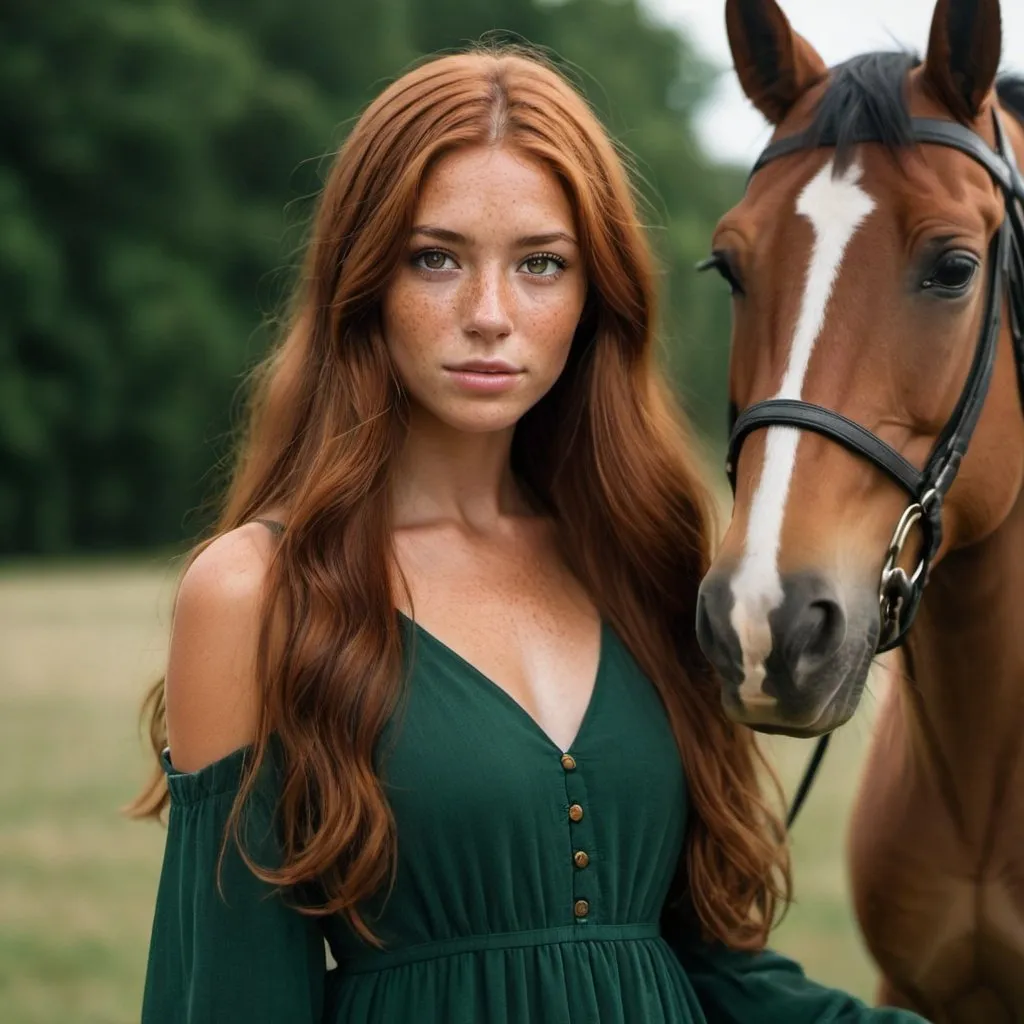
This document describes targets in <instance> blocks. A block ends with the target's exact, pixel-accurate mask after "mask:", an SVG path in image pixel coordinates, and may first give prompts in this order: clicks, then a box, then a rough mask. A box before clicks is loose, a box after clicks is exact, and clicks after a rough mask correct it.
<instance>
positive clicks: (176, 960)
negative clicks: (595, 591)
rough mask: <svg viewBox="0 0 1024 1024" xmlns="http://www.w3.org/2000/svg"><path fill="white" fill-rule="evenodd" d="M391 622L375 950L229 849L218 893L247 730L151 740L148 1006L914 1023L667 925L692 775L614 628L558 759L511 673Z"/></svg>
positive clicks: (592, 1019) (260, 823)
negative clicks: (512, 688) (177, 742)
mask: <svg viewBox="0 0 1024 1024" xmlns="http://www.w3.org/2000/svg"><path fill="white" fill-rule="evenodd" d="M402 623H403V632H404V635H405V638H406V641H407V643H406V652H407V657H411V658H412V661H413V672H412V676H411V679H410V685H409V689H408V701H407V704H406V706H405V709H404V714H403V715H401V716H396V717H395V719H394V720H393V721H392V723H391V725H390V726H389V730H388V733H387V735H386V736H385V740H386V741H388V742H390V753H389V754H388V756H387V759H386V760H385V761H383V762H382V767H381V772H382V776H383V778H384V780H385V785H386V792H387V795H388V799H389V801H390V803H391V806H392V808H393V810H394V815H395V819H396V822H397V828H398V853H399V866H398V877H397V882H396V885H395V888H394V891H393V893H392V895H391V898H390V900H388V901H386V902H384V901H382V900H378V901H377V904H376V907H373V908H371V913H374V914H376V913H378V912H379V917H377V919H376V920H375V921H374V920H373V919H372V918H371V926H372V927H373V928H374V930H375V931H376V933H377V934H378V935H379V936H380V937H382V938H383V939H384V940H385V942H386V944H387V949H386V951H384V952H378V951H375V950H373V949H371V948H369V947H367V946H365V945H364V944H362V943H361V942H360V941H359V940H358V939H357V938H356V937H355V936H354V935H353V933H352V932H351V931H350V929H349V928H348V927H347V925H345V924H344V922H343V921H341V920H340V919H337V918H331V919H329V920H327V921H323V920H312V919H309V918H306V917H303V916H302V915H300V914H299V913H298V912H296V911H295V910H292V909H289V908H288V907H287V906H286V905H285V903H284V902H283V901H282V900H281V899H280V898H279V896H278V895H276V894H274V893H273V892H272V890H271V889H270V887H268V886H265V885H263V884H262V883H259V882H257V881H256V880H255V878H254V877H253V876H252V874H251V873H250V872H249V871H248V870H247V869H246V868H245V867H244V865H243V864H242V862H241V861H240V860H239V858H238V855H237V853H236V852H234V851H233V848H232V847H230V846H229V852H230V855H229V856H227V857H226V860H225V865H224V874H223V881H224V891H225V896H226V900H227V903H226V904H225V902H223V901H222V900H221V899H220V898H219V897H218V895H217V893H216V891H215V888H214V865H215V862H216V857H217V852H218V849H219V843H220V837H221V834H222V829H223V825H224V821H225V819H226V816H227V814H228V810H229V808H230V806H231V802H232V798H233V795H234V793H235V791H236V787H237V783H238V777H239V772H240V770H241V767H242V764H243V758H244V757H245V756H246V751H247V750H248V748H243V749H242V750H238V751H235V752H234V753H232V754H229V755H228V756H227V757H225V758H223V759H222V760H220V761H217V762H215V763H213V764H211V765H209V766H207V767H205V768H203V769H202V770H200V771H198V772H195V773H191V774H185V773H180V772H176V771H175V769H174V768H173V766H172V763H171V761H170V758H169V755H168V752H167V751H165V752H164V757H163V766H164V769H165V770H166V772H167V781H168V785H169V787H170V794H171V809H170V818H169V825H168V834H167V847H166V852H165V857H164V864H163V872H162V875H161V878H160V885H159V892H158V896H157V904H156V914H155V920H154V923H153V934H152V942H151V945H150V951H149V964H148V972H147V976H146V987H145V1000H144V1007H143V1011H142V1020H143V1024H313V1022H316V1024H321V1022H323V1024H528V1022H538V1024H598V1022H600V1024H660V1022H672V1024H698V1022H703V1021H708V1022H733V1021H735V1022H744V1024H747V1022H749V1024H755V1022H756V1024H811V1022H817V1021H821V1022H826V1021H843V1022H856V1021H862V1020H863V1021H872V1022H876V1024H882V1022H888V1024H895V1022H904V1024H909V1022H911V1021H920V1018H918V1017H916V1016H914V1015H913V1014H910V1013H903V1012H900V1011H895V1010H871V1009H869V1008H867V1007H866V1006H864V1005H863V1004H862V1003H860V1002H857V1001H856V1000H854V999H852V998H851V997H849V996H847V995H845V994H843V993H841V992H838V991H835V990H832V989H828V988H824V987H821V986H819V985H816V984H814V983H812V982H810V981H808V980H807V979H805V977H804V976H803V974H802V973H801V971H800V969H799V968H798V967H797V966H796V965H795V964H794V963H792V962H791V961H789V960H786V959H784V958H782V957H780V956H777V955H775V954H773V953H764V954H761V955H752V954H745V953H731V952H728V951H726V950H724V949H712V948H709V947H706V946H703V945H702V944H701V943H699V942H696V941H694V940H692V939H691V940H689V941H686V940H683V939H680V938H678V937H676V938H675V939H674V940H673V942H671V943H670V942H669V941H668V940H667V937H665V936H663V935H662V934H661V930H660V928H659V919H660V917H661V913H662V905H663V902H664V900H665V896H666V893H667V891H668V889H669V884H670V881H671V879H672V876H673V872H674V870H675V868H676V865H677V862H678V861H679V856H680V851H681V849H682V844H683V835H684V832H685V830H686V819H687V795H686V785H685V781H684V778H683V772H682V768H681V764H680V760H679V756H678V752H677V750H676V746H675V743H674V741H673V737H672V733H671V731H670V729H669V725H668V721H667V718H666V716H665V714H664V711H663V707H662V705H661V703H660V700H659V698H658V695H657V692H656V690H655V688H654V686H653V685H652V684H651V682H650V681H649V680H648V679H647V678H646V676H645V675H644V674H643V673H642V672H641V670H640V668H639V667H638V665H637V663H636V662H635V661H634V660H633V658H632V657H631V655H630V654H629V652H628V651H627V650H626V648H625V646H624V644H623V643H622V642H621V641H620V639H619V638H618V636H617V635H616V633H615V632H614V631H613V630H612V628H611V627H610V626H608V625H607V624H605V625H604V626H603V627H602V647H601V657H600V667H599V670H598V675H597V682H596V685H595V689H594V694H593V698H592V700H591V703H590V706H589V707H588V709H587V712H586V715H585V717H584V720H583V723H582V725H581V727H580V730H579V734H578V736H577V738H576V740H575V742H574V743H573V745H572V748H571V750H570V751H569V752H568V756H565V755H563V752H562V751H561V750H559V749H558V748H557V747H556V745H555V744H554V743H553V742H552V741H551V740H550V739H549V738H548V737H547V736H546V734H545V733H544V732H543V731H542V730H541V729H540V727H539V726H538V725H537V724H536V723H535V722H534V721H533V719H532V718H531V717H530V716H529V715H528V714H527V713H526V712H525V711H524V710H523V709H522V708H521V707H520V706H519V705H518V704H517V703H516V702H515V701H514V700H513V699H512V698H511V697H509V696H508V695H507V694H506V693H505V691H503V690H502V689H501V688H500V687H498V686H497V685H496V684H495V683H493V682H492V681H490V680H489V679H488V678H486V677H485V676H483V675H482V674H481V673H480V672H479V671H477V670H476V669H475V668H473V666H472V665H470V664H469V663H467V662H466V661H464V660H463V659H462V658H461V657H459V656H458V655H457V654H455V653H454V652H453V651H451V650H450V649H449V648H447V647H446V646H444V645H443V644H442V643H441V642H440V641H439V640H437V639H436V638H434V637H433V636H431V635H430V634H429V633H427V632H426V631H424V630H423V629H422V628H421V627H419V626H416V625H414V624H412V623H411V622H410V621H409V620H407V619H405V618H404V617H403V618H402ZM382 749H383V748H382ZM275 771H276V769H275V768H274V765H273V762H272V761H269V760H268V761H267V762H265V771H264V773H263V775H262V776H261V780H260V786H259V788H258V790H257V794H258V796H257V799H255V800H254V802H253V804H252V805H251V809H250V817H249V825H250V828H251V832H250V833H248V836H249V838H248V842H249V844H250V849H252V851H253V853H254V855H255V857H256V859H257V860H258V861H261V862H263V863H271V862H272V861H273V858H274V855H275V849H276V846H275V843H274V840H273V827H272V814H273V800H274V791H275V782H274V780H275V778H276V774H275ZM325 939H326V942H327V944H328V945H329V947H330V949H331V953H332V957H333V959H334V960H335V961H336V962H337V965H338V966H337V968H335V969H331V970H327V964H326V963H325V942H324V940H325Z"/></svg>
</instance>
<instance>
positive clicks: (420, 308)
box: [382, 147, 586, 433]
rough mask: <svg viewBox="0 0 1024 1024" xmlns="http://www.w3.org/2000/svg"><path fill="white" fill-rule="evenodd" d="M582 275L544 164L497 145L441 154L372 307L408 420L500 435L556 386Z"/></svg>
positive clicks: (579, 301) (557, 188)
mask: <svg viewBox="0 0 1024 1024" xmlns="http://www.w3.org/2000/svg"><path fill="white" fill-rule="evenodd" d="M585 295H586V278H585V275H584V270H583V266H582V263H581V256H580V250H579V246H578V243H577V236H576V225H575V223H574V218H573V213H572V208H571V206H570V205H569V200H568V198H567V196H566V194H565V191H564V190H563V188H562V186H561V184H560V182H559V180H558V179H557V178H556V177H555V175H554V173H553V172H552V171H551V170H550V169H549V168H548V167H546V166H545V165H544V164H542V163H540V162H538V161H535V160H533V159H532V158H530V157H527V156H525V155H523V154H522V153H519V152H516V151H513V150H511V149H507V148H500V147H499V148H491V147H473V148H468V149H460V150H456V151H454V152H452V153H450V154H448V155H446V156H445V157H442V158H441V159H440V160H439V161H438V163H437V164H436V165H435V166H434V168H433V169H432V171H431V173H430V174H429V175H428V176H427V178H426V180H425V182H424V184H423V187H422V190H421V194H420V200H419V204H418V206H417V209H416V214H415V218H414V229H413V232H412V234H411V236H410V238H409V242H408V249H407V253H406V256H405V257H404V259H403V261H402V263H401V264H400V266H399V268H398V270H397V271H396V273H395V276H394V277H393V279H392V281H391V283H390V284H389V286H388V288H387V291H386V292H385V295H384V299H383V304H382V320H383V328H384V338H385V341H386V343H387V346H388V349H389V351H390V353H391V356H392V358H393V360H394V362H395V365H396V367H397V369H398V373H399V376H400V378H401V380H402V383H403V385H404V386H405V389H406V391H407V392H408V395H409V400H410V403H411V404H412V406H413V409H414V412H415V413H417V414H426V415H428V416H431V417H433V418H434V419H436V420H440V421H441V422H442V423H444V424H446V425H448V426H450V427H452V428H454V429H457V430H461V431H467V432H474V433H478V432H487V431H496V430H503V429H508V428H510V427H512V426H514V425H515V423H516V421H517V420H519V418H520V417H521V416H522V415H523V414H524V413H525V412H526V411H527V410H528V409H529V408H530V407H531V406H533V405H534V404H535V403H536V402H537V401H538V400H539V399H540V398H541V397H543V395H544V394H545V393H546V392H547V391H548V389H549V388H550V387H551V386H552V385H553V384H554V383H555V381H556V380H557V379H558V376H559V374H560V373H561V372H562V369H563V368H564V366H565V363H566V359H567V358H568V355H569V348H570V346H571V344H572V339H573V333H574V331H575V330H576V325H577V324H578V322H579V319H580V315H581V313H582V311H583V302H584V298H585Z"/></svg>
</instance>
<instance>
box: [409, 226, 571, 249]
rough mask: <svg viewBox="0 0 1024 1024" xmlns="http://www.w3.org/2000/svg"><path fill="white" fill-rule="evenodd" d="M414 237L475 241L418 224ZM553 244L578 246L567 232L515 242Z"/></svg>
mask: <svg viewBox="0 0 1024 1024" xmlns="http://www.w3.org/2000/svg"><path fill="white" fill-rule="evenodd" d="M412 233H413V234H414V235H426V236H427V237H428V238H436V239H437V240H438V241H439V242H450V243H451V244H452V245H472V244H473V239H471V238H468V237H467V236H466V235H461V234H459V232H458V231H450V230H449V229H448V228H437V227H433V226H431V225H429V224H418V225H416V227H414V228H413V229H412ZM552 242H568V243H569V244H570V245H576V244H577V242H576V239H575V238H573V237H572V235H570V234H567V233H566V232H565V231H548V232H545V233H544V234H541V235H524V236H523V237H522V238H517V239H516V240H515V245H516V247H517V248H526V247H528V246H532V245H550V244H551V243H552Z"/></svg>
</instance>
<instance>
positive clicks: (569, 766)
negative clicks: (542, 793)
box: [562, 754, 576, 772]
mask: <svg viewBox="0 0 1024 1024" xmlns="http://www.w3.org/2000/svg"><path fill="white" fill-rule="evenodd" d="M562 767H563V768H564V769H565V770H566V771H567V772H571V771H573V770H575V768H576V758H575V757H573V756H572V754H563V755H562Z"/></svg>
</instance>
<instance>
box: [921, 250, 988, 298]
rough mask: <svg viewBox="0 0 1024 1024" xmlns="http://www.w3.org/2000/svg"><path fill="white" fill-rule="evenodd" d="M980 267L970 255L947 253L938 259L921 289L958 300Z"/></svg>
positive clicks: (967, 253) (966, 253)
mask: <svg viewBox="0 0 1024 1024" xmlns="http://www.w3.org/2000/svg"><path fill="white" fill-rule="evenodd" d="M980 266H981V264H980V263H979V262H978V258H977V257H976V256H974V255H973V254H972V253H969V252H962V251H958V252H947V253H945V254H943V256H942V257H940V259H939V262H938V263H936V264H935V269H934V270H933V271H932V272H931V275H930V276H929V277H928V278H927V279H926V280H925V281H924V283H923V284H922V287H923V288H926V289H930V290H932V291H935V292H937V293H938V294H939V295H943V296H946V297H949V298H959V297H960V296H961V295H963V294H964V293H965V292H966V291H967V289H968V287H969V286H970V284H971V282H972V281H973V280H974V275H975V274H977V272H978V268H979V267H980Z"/></svg>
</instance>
